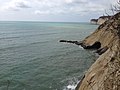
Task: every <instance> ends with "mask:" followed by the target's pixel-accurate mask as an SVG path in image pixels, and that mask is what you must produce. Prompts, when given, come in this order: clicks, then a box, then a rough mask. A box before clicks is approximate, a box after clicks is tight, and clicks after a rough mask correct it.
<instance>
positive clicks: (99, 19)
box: [90, 16, 111, 25]
mask: <svg viewBox="0 0 120 90" xmlns="http://www.w3.org/2000/svg"><path fill="white" fill-rule="evenodd" d="M110 18H111V16H101V17H99V18H98V19H91V20H90V23H92V24H98V25H101V24H103V23H104V22H105V21H107V20H109V19H110Z"/></svg>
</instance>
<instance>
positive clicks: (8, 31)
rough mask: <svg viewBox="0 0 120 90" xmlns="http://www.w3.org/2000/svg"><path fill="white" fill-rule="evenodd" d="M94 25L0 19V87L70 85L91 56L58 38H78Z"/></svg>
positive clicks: (21, 89) (25, 89) (40, 89)
mask: <svg viewBox="0 0 120 90" xmlns="http://www.w3.org/2000/svg"><path fill="white" fill-rule="evenodd" d="M96 28H97V25H90V24H89V23H50V22H49V23H47V22H46V23H45V22H44V23H43V22H0V90H7V87H8V90H68V89H67V88H70V87H71V88H72V87H73V86H75V84H76V83H77V82H78V80H80V79H81V77H82V76H83V74H84V73H85V71H86V70H87V69H88V68H89V67H90V65H91V64H92V63H93V62H94V60H95V55H94V53H93V52H92V51H90V50H84V49H82V48H80V47H78V46H76V45H73V44H66V43H60V42H59V40H60V39H66V40H79V41H80V40H83V39H84V38H85V37H86V36H88V35H89V34H90V33H92V32H93V31H94V30H95V29H96ZM70 90H72V89H70Z"/></svg>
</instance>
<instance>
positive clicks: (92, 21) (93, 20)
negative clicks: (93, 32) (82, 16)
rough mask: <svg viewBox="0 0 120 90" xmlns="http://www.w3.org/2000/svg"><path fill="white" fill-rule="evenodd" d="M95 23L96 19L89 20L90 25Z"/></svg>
mask: <svg viewBox="0 0 120 90" xmlns="http://www.w3.org/2000/svg"><path fill="white" fill-rule="evenodd" d="M97 22H98V19H91V20H90V23H92V24H97Z"/></svg>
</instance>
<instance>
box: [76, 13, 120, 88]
mask: <svg viewBox="0 0 120 90" xmlns="http://www.w3.org/2000/svg"><path fill="white" fill-rule="evenodd" d="M80 45H81V46H82V47H83V48H85V49H97V51H96V52H97V53H98V54H99V55H100V56H99V58H98V59H97V60H96V61H95V63H94V64H93V65H92V66H91V67H90V69H89V70H88V71H87V73H86V74H85V76H84V78H83V79H82V81H81V82H80V83H79V84H78V86H77V88H76V90H120V13H117V14H115V15H114V16H112V17H110V19H109V20H107V21H105V22H104V23H103V24H101V25H100V26H99V27H98V28H97V30H96V31H95V32H94V33H92V34H91V35H90V36H88V37H86V38H85V39H84V40H83V41H82V43H81V42H80Z"/></svg>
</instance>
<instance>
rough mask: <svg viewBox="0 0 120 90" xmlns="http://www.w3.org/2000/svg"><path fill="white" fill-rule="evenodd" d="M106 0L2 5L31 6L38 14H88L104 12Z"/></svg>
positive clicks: (27, 0)
mask: <svg viewBox="0 0 120 90" xmlns="http://www.w3.org/2000/svg"><path fill="white" fill-rule="evenodd" d="M111 2H113V0H111ZM103 3H108V2H107V1H105V0H100V1H98V0H96V1H94V0H11V1H9V2H6V3H5V4H3V5H2V7H1V8H2V10H9V11H10V10H12V11H20V10H22V9H27V8H31V12H34V14H37V15H41V14H42V15H43V14H45V15H49V14H53V15H54V14H80V15H84V14H88V13H91V12H93V13H97V12H104V10H105V9H107V8H108V6H107V5H106V4H103Z"/></svg>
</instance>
